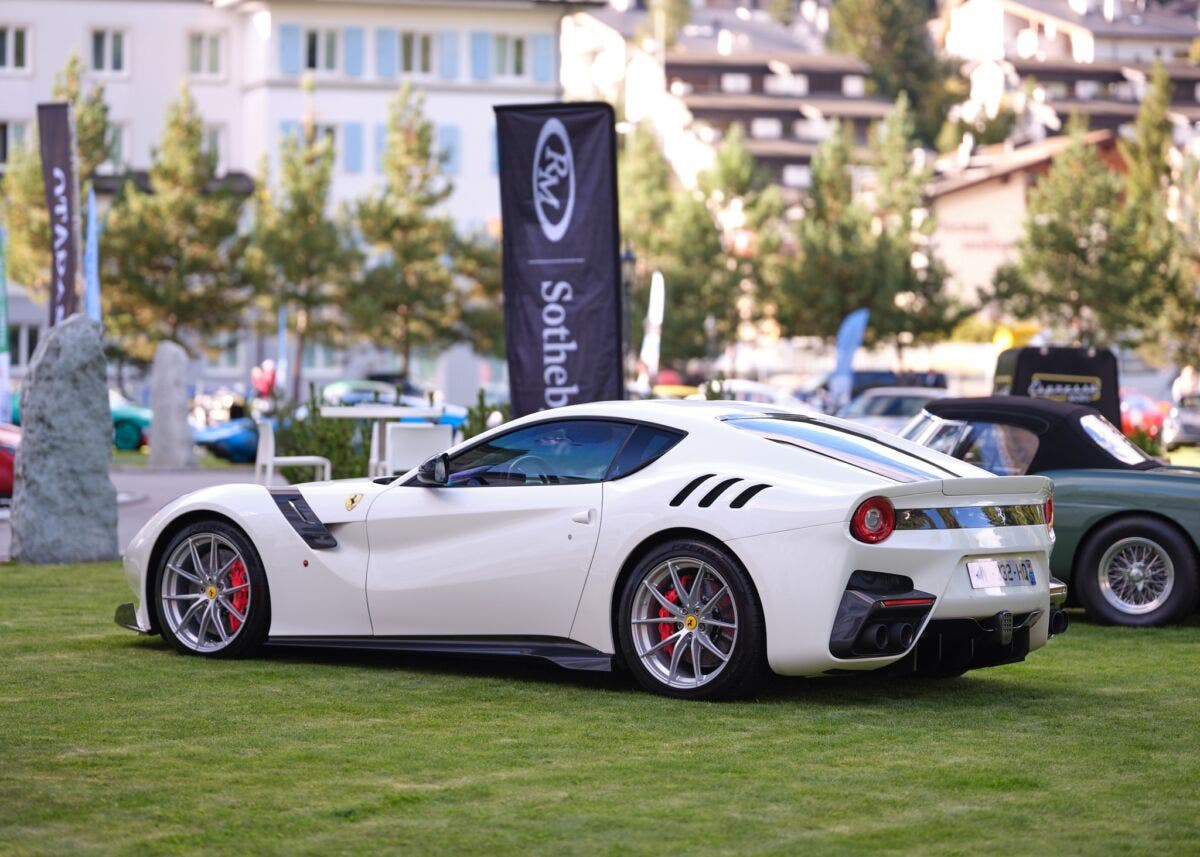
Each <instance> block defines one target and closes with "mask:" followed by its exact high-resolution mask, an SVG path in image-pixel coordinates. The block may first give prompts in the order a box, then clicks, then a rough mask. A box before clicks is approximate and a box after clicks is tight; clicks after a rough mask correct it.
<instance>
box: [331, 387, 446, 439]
mask: <svg viewBox="0 0 1200 857" xmlns="http://www.w3.org/2000/svg"><path fill="white" fill-rule="evenodd" d="M433 399H434V401H435V402H436V401H437V397H436V396H434V397H433ZM321 402H322V403H323V404H326V405H364V404H379V405H403V406H405V407H409V408H428V407H432V406H431V404H430V393H429V391H424V390H421V389H420V388H419V387H416V386H413V385H412V384H410V383H408V382H404V384H403V385H402V386H401V388H400V392H397V388H396V385H395V384H390V383H388V382H386V381H370V380H367V381H334V382H333V383H331V384H326V385H325V387H324V389H322V390H321ZM436 406H437V407H441V408H443V412H442V418H441V419H440V420H438V422H439V423H441V424H443V425H448V426H453V427H454V429H455V431H457V430H458V429H460V428H461V427H462V424H463V423H464V422H466V421H467V409H466V408H464V407H462V406H461V405H447V404H444V403H440V402H438V403H437V404H436ZM401 422H404V420H401Z"/></svg>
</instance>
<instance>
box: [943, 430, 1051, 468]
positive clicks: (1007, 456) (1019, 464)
mask: <svg viewBox="0 0 1200 857" xmlns="http://www.w3.org/2000/svg"><path fill="white" fill-rule="evenodd" d="M1037 448H1038V438H1037V435H1036V434H1034V433H1033V432H1031V431H1030V430H1029V429H1024V428H1020V427H1019V426H1006V425H999V424H998V423H971V428H970V431H969V433H968V434H967V438H966V440H965V442H964V443H963V445H962V446H960V447H959V449H960V450H961V451H960V453H959V455H958V457H959V458H961V459H962V460H963V461H965V462H967V463H968V464H974V465H975V466H976V467H982V468H983V469H984V470H986V471H988V472H989V473H995V474H996V475H997V476H1022V475H1024V473H1025V470H1026V468H1028V467H1029V462H1031V461H1033V457H1034V456H1035V455H1036V454H1037Z"/></svg>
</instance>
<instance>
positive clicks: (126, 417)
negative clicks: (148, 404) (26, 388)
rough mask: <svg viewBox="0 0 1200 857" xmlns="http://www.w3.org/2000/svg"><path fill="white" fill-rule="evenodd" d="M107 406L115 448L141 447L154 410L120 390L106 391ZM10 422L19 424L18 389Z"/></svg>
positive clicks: (19, 396) (13, 401)
mask: <svg viewBox="0 0 1200 857" xmlns="http://www.w3.org/2000/svg"><path fill="white" fill-rule="evenodd" d="M108 407H109V409H110V410H111V412H112V425H113V445H115V446H116V448H117V449H121V450H126V451H131V450H136V449H141V448H142V447H143V446H144V445H145V444H146V443H148V442H149V440H150V423H151V421H152V419H153V417H154V412H153V411H151V410H150V409H149V408H143V407H142V406H141V405H135V404H134V403H133V402H131V401H129V399H127V398H125V396H124V395H122V393H121V391H120V390H115V389H111V390H109V391H108ZM12 424H13V425H17V426H19V425H20V424H21V394H20V389H19V388H18V389H17V390H14V391H13V397H12Z"/></svg>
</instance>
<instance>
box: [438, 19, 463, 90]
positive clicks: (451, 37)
mask: <svg viewBox="0 0 1200 857" xmlns="http://www.w3.org/2000/svg"><path fill="white" fill-rule="evenodd" d="M438 52H439V54H440V56H439V58H438V75H439V76H440V77H441V78H442V80H458V31H457V30H445V31H444V32H442V34H441V35H440V36H439V37H438Z"/></svg>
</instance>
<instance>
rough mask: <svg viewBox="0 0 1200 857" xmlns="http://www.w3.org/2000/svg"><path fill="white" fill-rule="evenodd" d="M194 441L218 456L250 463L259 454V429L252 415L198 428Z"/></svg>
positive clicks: (234, 461) (227, 459) (193, 435)
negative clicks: (251, 417)
mask: <svg viewBox="0 0 1200 857" xmlns="http://www.w3.org/2000/svg"><path fill="white" fill-rule="evenodd" d="M192 442H193V443H195V444H196V446H199V447H203V448H204V449H206V450H208V451H209V452H210V453H212V454H213V455H215V456H216V457H217V458H223V459H225V460H226V461H231V462H233V463H234V464H249V463H251V462H252V461H254V459H255V457H256V456H257V454H258V429H257V428H256V427H255V425H254V420H252V419H250V417H239V418H237V419H232V420H226V421H225V422H223V423H217V424H215V425H211V426H204V427H202V428H198V429H196V430H195V431H194V432H193V433H192Z"/></svg>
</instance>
